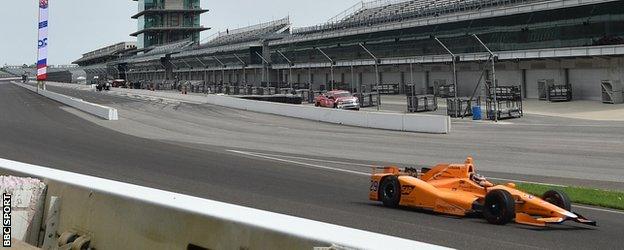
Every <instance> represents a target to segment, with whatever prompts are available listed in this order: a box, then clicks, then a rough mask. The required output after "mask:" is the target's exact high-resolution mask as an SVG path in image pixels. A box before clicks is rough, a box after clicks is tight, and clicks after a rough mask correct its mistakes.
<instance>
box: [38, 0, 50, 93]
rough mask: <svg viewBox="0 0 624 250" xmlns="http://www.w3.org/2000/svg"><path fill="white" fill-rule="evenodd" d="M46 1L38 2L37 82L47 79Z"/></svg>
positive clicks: (40, 0)
mask: <svg viewBox="0 0 624 250" xmlns="http://www.w3.org/2000/svg"><path fill="white" fill-rule="evenodd" d="M47 69H48V0H39V45H38V50H37V81H45V80H46V79H47V78H48V72H47Z"/></svg>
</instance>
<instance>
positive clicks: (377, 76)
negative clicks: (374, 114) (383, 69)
mask: <svg viewBox="0 0 624 250" xmlns="http://www.w3.org/2000/svg"><path fill="white" fill-rule="evenodd" d="M359 45H360V47H362V49H364V51H366V53H368V55H370V56H371V57H372V58H373V60H375V79H376V81H377V82H376V83H375V84H376V85H377V111H379V109H381V107H380V106H381V91H380V88H379V81H380V79H379V59H378V58H377V57H376V56H375V55H374V54H373V53H372V52H370V50H368V49H367V48H366V46H364V44H362V43H359Z"/></svg>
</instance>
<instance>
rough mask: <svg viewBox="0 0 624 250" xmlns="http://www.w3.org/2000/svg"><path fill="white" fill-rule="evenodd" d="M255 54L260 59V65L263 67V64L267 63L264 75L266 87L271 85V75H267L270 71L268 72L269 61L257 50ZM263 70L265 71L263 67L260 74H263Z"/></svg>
mask: <svg viewBox="0 0 624 250" xmlns="http://www.w3.org/2000/svg"><path fill="white" fill-rule="evenodd" d="M256 55H257V56H258V57H260V59H262V66H263V67H264V65H265V64H266V65H267V66H266V74H267V77H266V78H267V87H269V86H270V85H271V83H270V79H271V78H270V77H271V76H270V75H269V73H270V72H269V66H270V65H271V64H270V63H269V61H268V60H267V59H266V58H264V57H263V56H262V55H260V53H258V52H257V51H256ZM264 72H265V69H264V68H263V69H262V74H263V75H264ZM276 89H277V88H276Z"/></svg>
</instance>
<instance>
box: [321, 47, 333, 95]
mask: <svg viewBox="0 0 624 250" xmlns="http://www.w3.org/2000/svg"><path fill="white" fill-rule="evenodd" d="M316 49H317V50H318V51H319V52H321V54H323V56H325V58H327V60H329V72H330V73H331V88H332V89H330V90H333V88H334V82H335V81H334V59H332V58H331V57H329V56H328V55H327V54H325V52H324V51H323V50H322V49H321V48H316Z"/></svg>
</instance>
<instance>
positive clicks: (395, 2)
mask: <svg viewBox="0 0 624 250" xmlns="http://www.w3.org/2000/svg"><path fill="white" fill-rule="evenodd" d="M539 1H546V0H467V1H465V0H407V1H406V0H377V1H372V2H366V3H363V4H362V5H361V7H360V8H359V9H357V10H355V12H353V13H351V14H347V15H346V16H345V17H344V18H342V19H338V20H335V19H334V20H331V21H330V22H328V23H326V24H322V25H318V26H313V27H305V28H298V29H293V33H294V34H295V35H306V34H311V33H317V32H324V31H331V30H342V29H346V28H353V27H361V26H370V25H374V24H380V23H388V22H397V21H403V20H410V19H418V18H426V17H437V16H441V15H446V14H452V13H457V12H465V11H473V10H482V9H486V8H495V7H501V6H509V5H519V4H525V3H530V2H539Z"/></svg>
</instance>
